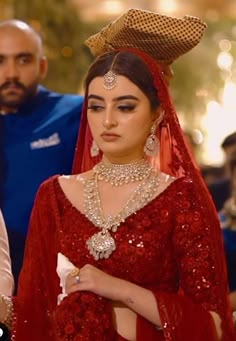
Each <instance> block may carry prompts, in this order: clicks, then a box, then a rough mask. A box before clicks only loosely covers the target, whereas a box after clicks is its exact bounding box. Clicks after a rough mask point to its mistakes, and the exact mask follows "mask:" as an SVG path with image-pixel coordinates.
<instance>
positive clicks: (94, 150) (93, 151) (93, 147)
mask: <svg viewBox="0 0 236 341" xmlns="http://www.w3.org/2000/svg"><path fill="white" fill-rule="evenodd" d="M98 154H99V148H98V146H97V144H96V142H95V141H94V140H93V142H92V145H91V147H90V155H91V156H92V157H95V156H98Z"/></svg>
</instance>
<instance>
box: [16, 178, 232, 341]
mask: <svg viewBox="0 0 236 341" xmlns="http://www.w3.org/2000/svg"><path fill="white" fill-rule="evenodd" d="M212 231H214V233H216V234H218V235H219V236H218V237H217V238H212ZM95 232H97V228H96V227H95V226H94V225H93V224H92V223H91V222H90V221H88V220H87V218H86V217H85V216H84V215H83V214H82V213H80V212H79V211H78V210H76V209H75V208H74V207H73V206H72V205H71V203H70V202H69V201H68V199H67V198H66V197H65V195H64V193H63V192H62V190H61V188H60V185H59V183H58V179H57V177H53V178H51V179H49V180H47V181H46V182H45V183H44V184H43V185H42V186H41V188H40V190H39V192H38V195H37V198H36V202H35V206H34V209H33V213H32V218H31V226H30V232H29V236H28V240H27V246H26V256H25V261H24V266H23V270H22V272H21V276H20V281H19V290H18V296H17V298H16V299H15V302H14V304H15V308H16V312H17V319H16V321H15V324H14V331H13V340H17V341H23V340H24V341H25V340H34V341H39V340H40V341H41V340H45V341H49V340H50V341H53V340H65V341H67V340H68V341H69V340H70V341H79V340H85V341H86V340H99V341H100V340H101V341H112V340H117V334H116V333H115V331H114V329H113V326H112V318H111V306H110V303H109V302H108V301H107V300H106V299H104V298H102V297H98V296H96V295H94V294H92V293H89V292H86V293H83V292H81V293H75V294H71V295H69V297H67V298H65V299H64V300H63V301H62V303H61V304H60V305H59V306H57V295H58V294H59V293H60V287H59V278H58V276H57V274H56V261H57V253H58V252H62V253H63V254H64V255H65V256H67V257H68V258H69V259H70V260H71V262H73V263H74V264H75V265H76V266H78V267H82V266H83V265H85V264H86V263H90V264H94V265H96V266H98V267H99V268H101V269H102V270H104V271H106V272H108V273H110V274H112V275H114V276H117V277H121V278H123V279H126V280H128V281H132V282H133V283H136V284H138V285H141V286H143V287H145V288H148V289H150V290H152V291H153V293H154V295H155V297H156V300H157V305H158V308H159V311H160V315H161V320H162V323H163V327H164V328H163V331H157V329H156V328H155V326H153V325H152V324H151V323H149V322H148V321H146V320H145V319H143V318H142V317H141V316H138V320H137V341H143V340H146V341H152V340H157V341H160V340H171V341H172V340H173V341H190V340H191V341H192V340H193V341H213V340H217V338H216V334H215V328H214V325H213V322H212V320H211V317H210V314H209V313H208V310H212V311H216V312H218V313H219V314H220V316H221V318H222V319H223V321H224V324H223V332H224V337H223V340H224V341H232V340H234V332H233V327H232V321H231V316H230V309H229V306H228V303H227V282H226V280H225V276H224V275H222V273H221V269H220V268H219V267H218V262H216V261H215V259H216V258H217V254H218V253H220V254H223V253H222V243H221V238H220V235H221V231H220V229H216V228H215V227H214V228H213V227H212V226H211V217H209V211H208V208H207V207H206V205H204V203H203V202H202V201H201V197H200V196H199V195H198V187H197V186H196V184H194V183H193V182H192V181H191V179H188V178H180V179H177V180H176V181H175V182H173V183H172V184H171V185H170V186H169V187H168V188H167V189H166V190H165V191H164V192H162V193H161V194H160V195H159V196H158V197H157V198H156V199H155V200H153V201H152V202H150V203H149V204H147V205H146V206H145V207H144V208H142V209H140V210H139V211H137V212H136V214H132V215H131V216H129V217H128V218H127V219H126V220H125V222H124V223H122V225H121V226H120V227H119V229H118V231H117V232H116V233H115V234H114V235H113V236H114V238H115V241H116V245H117V250H116V251H115V252H114V253H113V254H112V255H111V256H110V258H109V259H102V260H99V261H95V260H94V259H93V258H92V256H91V255H90V254H89V252H88V250H87V247H86V240H87V239H88V238H89V237H90V236H91V235H92V234H94V233H95ZM217 241H220V242H217ZM222 263H224V259H223V258H222ZM222 267H223V266H222Z"/></svg>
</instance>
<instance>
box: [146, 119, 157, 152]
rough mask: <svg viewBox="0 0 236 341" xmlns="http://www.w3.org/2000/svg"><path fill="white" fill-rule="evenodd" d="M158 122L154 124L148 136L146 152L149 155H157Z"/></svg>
mask: <svg viewBox="0 0 236 341" xmlns="http://www.w3.org/2000/svg"><path fill="white" fill-rule="evenodd" d="M156 128H157V126H156V123H155V124H154V125H153V126H152V128H151V132H150V135H149V136H148V138H147V140H146V143H145V146H144V152H145V154H146V155H148V156H155V155H157V153H158V147H159V144H158V139H157V137H156Z"/></svg>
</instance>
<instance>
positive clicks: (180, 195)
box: [137, 179, 236, 341]
mask: <svg viewBox="0 0 236 341" xmlns="http://www.w3.org/2000/svg"><path fill="white" fill-rule="evenodd" d="M177 182H178V184H176V187H177V192H176V194H175V197H173V198H172V202H173V207H174V219H173V238H172V243H173V248H174V251H175V257H176V260H177V264H178V270H179V271H178V272H179V288H180V290H179V293H178V294H175V293H167V292H165V293H164V292H155V291H154V292H153V293H154V295H155V297H156V301H157V305H158V310H159V313H160V317H161V321H162V325H163V331H162V333H161V332H157V331H154V327H151V326H149V327H148V326H147V322H145V321H144V319H142V318H140V317H138V329H137V332H138V337H137V340H142V339H143V337H144V336H147V334H148V332H150V333H153V335H154V334H155V335H156V336H155V337H154V336H152V339H155V340H168V341H190V340H191V341H216V340H218V338H217V334H216V329H215V325H214V322H213V319H212V317H211V314H210V313H209V312H208V311H215V312H217V313H218V314H219V315H220V317H221V319H222V326H221V327H222V331H223V338H222V341H223V340H224V341H233V340H235V339H236V336H235V332H234V329H233V323H232V312H231V308H230V305H229V300H228V284H227V276H226V270H225V269H226V268H225V257H224V251H223V241H222V237H221V230H220V226H219V223H218V218H217V215H216V214H215V212H214V209H213V208H212V209H211V203H209V202H208V201H207V195H206V201H204V196H202V193H203V191H201V190H200V191H199V186H197V184H194V183H192V182H191V181H190V180H184V179H179V180H177ZM208 203H209V205H210V206H209V205H208ZM151 330H152V331H151ZM161 334H162V335H161ZM150 335H152V334H150ZM163 337H164V338H163ZM145 339H148V338H145Z"/></svg>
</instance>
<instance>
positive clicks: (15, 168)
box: [0, 20, 83, 282]
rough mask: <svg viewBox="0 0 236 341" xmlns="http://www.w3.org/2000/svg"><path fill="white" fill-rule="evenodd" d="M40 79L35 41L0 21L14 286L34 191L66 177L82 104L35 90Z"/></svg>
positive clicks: (16, 25) (2, 191)
mask: <svg viewBox="0 0 236 341" xmlns="http://www.w3.org/2000/svg"><path fill="white" fill-rule="evenodd" d="M46 74H47V60H46V58H45V56H44V55H43V49H42V41H41V38H40V36H39V35H38V34H37V33H36V32H35V31H34V30H33V29H32V28H31V27H30V26H28V25H27V24H26V23H24V22H22V21H19V20H8V21H3V22H1V23H0V113H1V115H0V195H1V209H2V212H3V216H4V219H5V223H6V227H7V231H8V236H9V244H10V251H11V259H12V268H13V274H14V277H15V281H16V282H17V279H18V275H19V271H20V268H21V265H22V258H23V252H24V244H25V238H26V234H27V230H28V223H29V218H30V212H31V208H32V205H33V201H34V197H35V194H36V191H37V189H38V187H39V185H40V183H41V182H42V181H44V180H45V179H46V178H48V177H49V176H51V175H53V174H59V173H60V174H66V173H71V168H72V162H73V155H74V149H75V144H76V139H77V133H78V126H79V121H80V113H81V110H82V104H83V97H82V96H78V95H70V94H59V93H55V92H52V91H50V90H47V89H46V88H44V87H42V86H41V85H39V83H40V82H41V80H42V79H43V78H44V77H45V76H46ZM36 271H37V270H36Z"/></svg>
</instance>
